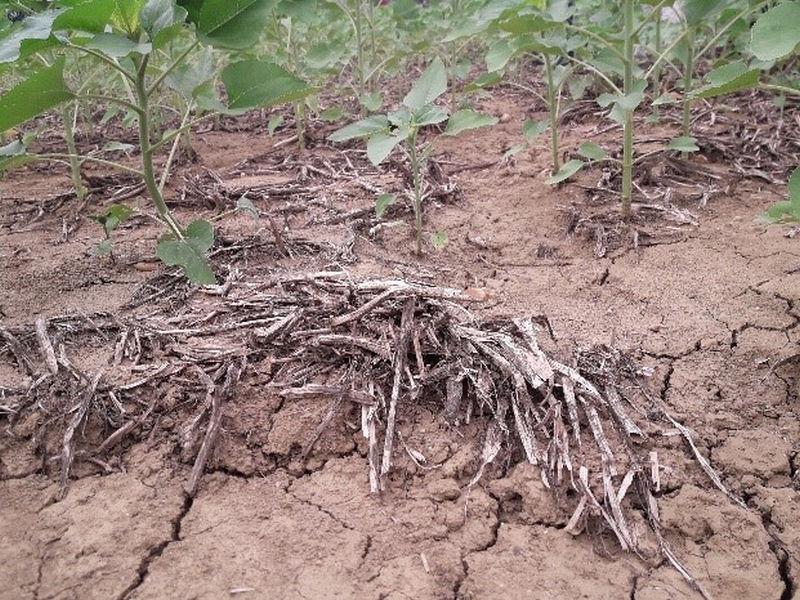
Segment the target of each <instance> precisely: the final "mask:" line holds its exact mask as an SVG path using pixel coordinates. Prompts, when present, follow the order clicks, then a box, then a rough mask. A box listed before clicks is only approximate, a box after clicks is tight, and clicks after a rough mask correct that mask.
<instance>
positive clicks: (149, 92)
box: [147, 41, 200, 96]
mask: <svg viewBox="0 0 800 600" xmlns="http://www.w3.org/2000/svg"><path fill="white" fill-rule="evenodd" d="M199 45H200V42H198V41H195V42H194V43H193V44H192V45H191V46H189V47H188V48H187V49H186V50H185V51H183V52H182V53H181V55H180V56H179V57H178V58H176V59H175V61H174V62H173V63H172V64H171V65H170V66H169V67H167V68H166V69H164V71H163V72H162V73H161V75H159V76H158V77H157V78H156V80H155V81H154V82H153V83H152V84H151V85H150V87H149V88H147V95H148V96H151V95H152V94H153V92H155V91H156V90H157V89H158V86H159V85H161V83H162V82H163V81H164V80H165V79H166V78H167V76H168V75H169V74H170V73H172V71H174V70H175V68H176V67H177V66H178V65H180V64H181V63H182V62H183V61H184V60H185V59H186V57H187V56H189V54H191V53H192V50H194V49H195V48H197V47H198V46H199Z"/></svg>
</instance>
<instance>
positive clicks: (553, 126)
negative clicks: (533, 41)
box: [543, 54, 561, 174]
mask: <svg viewBox="0 0 800 600" xmlns="http://www.w3.org/2000/svg"><path fill="white" fill-rule="evenodd" d="M543 57H544V68H545V71H546V72H547V110H548V112H549V113H550V150H551V152H552V153H553V174H556V173H558V171H559V170H560V169H561V167H560V166H559V159H558V106H557V103H556V93H555V92H556V91H555V85H554V83H553V65H552V63H551V62H550V56H549V55H547V54H543Z"/></svg>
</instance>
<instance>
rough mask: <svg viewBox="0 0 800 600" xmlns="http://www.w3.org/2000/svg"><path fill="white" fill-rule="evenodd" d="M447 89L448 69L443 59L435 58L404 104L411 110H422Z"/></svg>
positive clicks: (404, 99) (412, 88) (407, 95)
mask: <svg viewBox="0 0 800 600" xmlns="http://www.w3.org/2000/svg"><path fill="white" fill-rule="evenodd" d="M446 91H447V71H446V70H445V68H444V63H443V62H442V59H441V58H439V57H438V56H437V57H436V58H434V59H433V61H432V62H431V64H430V65H428V68H427V69H425V71H424V72H423V73H422V75H420V77H419V79H417V81H416V82H415V83H414V85H413V86H412V87H411V91H410V92H408V94H406V97H405V98H403V104H404V105H405V106H407V107H408V108H410V109H411V110H420V109H421V108H422V107H423V106H425V105H426V104H430V103H431V102H433V101H434V100H436V99H437V98H438V97H439V96H441V95H442V94H444V93H445V92H446Z"/></svg>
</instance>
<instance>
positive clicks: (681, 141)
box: [667, 136, 700, 152]
mask: <svg viewBox="0 0 800 600" xmlns="http://www.w3.org/2000/svg"><path fill="white" fill-rule="evenodd" d="M667 150H677V151H678V152H697V151H698V150H700V147H699V146H698V145H697V140H696V139H695V138H693V137H689V136H681V137H676V138H673V139H671V140H670V142H669V144H667Z"/></svg>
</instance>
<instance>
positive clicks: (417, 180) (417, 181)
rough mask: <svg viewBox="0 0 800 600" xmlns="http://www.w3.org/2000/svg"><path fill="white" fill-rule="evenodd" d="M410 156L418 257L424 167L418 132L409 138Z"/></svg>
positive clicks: (420, 252)
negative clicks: (422, 171)
mask: <svg viewBox="0 0 800 600" xmlns="http://www.w3.org/2000/svg"><path fill="white" fill-rule="evenodd" d="M408 146H409V149H408V156H409V158H410V160H411V177H412V179H413V183H414V222H415V225H416V230H417V237H416V249H417V255H421V254H422V174H421V169H422V165H421V164H420V159H419V152H418V151H417V130H416V129H415V130H414V131H413V133H412V134H411V135H410V136H409V138H408Z"/></svg>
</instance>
